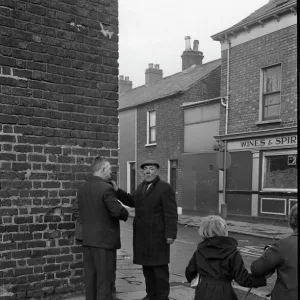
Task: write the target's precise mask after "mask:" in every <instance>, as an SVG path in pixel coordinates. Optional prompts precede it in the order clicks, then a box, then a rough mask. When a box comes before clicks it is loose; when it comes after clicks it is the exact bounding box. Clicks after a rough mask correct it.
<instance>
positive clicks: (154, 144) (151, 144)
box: [145, 143, 157, 147]
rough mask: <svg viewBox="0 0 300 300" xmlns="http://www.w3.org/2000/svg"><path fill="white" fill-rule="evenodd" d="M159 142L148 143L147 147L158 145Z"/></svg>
mask: <svg viewBox="0 0 300 300" xmlns="http://www.w3.org/2000/svg"><path fill="white" fill-rule="evenodd" d="M156 145H157V144H156V143H153V144H146V145H145V147H152V146H156Z"/></svg>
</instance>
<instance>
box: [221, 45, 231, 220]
mask: <svg viewBox="0 0 300 300" xmlns="http://www.w3.org/2000/svg"><path fill="white" fill-rule="evenodd" d="M227 42H228V50H227V86H226V97H225V98H222V99H221V104H222V105H223V106H224V107H225V108H226V112H225V135H227V133H228V104H229V88H230V86H229V82H230V80H229V78H230V77H229V76H230V47H231V43H230V40H229V39H228V40H227ZM224 100H225V101H226V102H224ZM226 153H227V141H224V159H223V163H224V165H223V169H224V170H223V202H224V203H223V204H222V205H221V214H222V217H223V218H224V219H227V199H226V181H227V169H226V166H227V155H226Z"/></svg>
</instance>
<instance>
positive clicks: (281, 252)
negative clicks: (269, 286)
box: [250, 204, 299, 300]
mask: <svg viewBox="0 0 300 300" xmlns="http://www.w3.org/2000/svg"><path fill="white" fill-rule="evenodd" d="M289 226H290V228H291V229H292V230H293V233H292V234H291V235H289V236H287V237H285V238H283V239H281V240H279V241H277V242H276V243H274V244H273V245H271V246H266V247H265V251H264V253H263V254H262V256H261V257H260V258H258V259H257V260H255V261H253V262H252V264H251V267H250V269H251V272H252V274H254V275H257V276H266V275H268V274H273V273H275V271H277V279H276V283H275V285H274V288H273V290H272V292H271V294H270V296H271V300H298V299H299V298H298V204H295V205H294V206H293V207H292V208H291V211H290V215H289Z"/></svg>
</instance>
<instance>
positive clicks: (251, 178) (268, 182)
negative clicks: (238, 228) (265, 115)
mask: <svg viewBox="0 0 300 300" xmlns="http://www.w3.org/2000/svg"><path fill="white" fill-rule="evenodd" d="M226 139H227V142H228V144H227V145H228V151H229V152H230V154H231V156H232V163H231V166H230V168H229V169H228V173H227V187H226V199H227V201H226V202H227V204H228V208H227V209H228V213H229V214H234V215H248V216H252V217H262V218H263V217H267V218H286V217H287V215H288V214H289V212H290V209H291V207H292V206H293V205H294V204H296V203H297V195H298V188H297V164H298V154H297V132H296V129H295V128H293V129H292V130H282V131H279V130H278V131H277V132H275V131H274V132H270V131H269V132H258V133H256V134H255V135H254V134H252V135H251V136H250V134H249V135H244V136H241V135H240V136H239V137H238V136H228V137H226ZM220 192H221V191H220Z"/></svg>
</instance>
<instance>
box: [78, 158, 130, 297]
mask: <svg viewBox="0 0 300 300" xmlns="http://www.w3.org/2000/svg"><path fill="white" fill-rule="evenodd" d="M92 170H93V173H94V174H93V177H92V178H91V179H89V180H88V181H87V182H86V183H84V184H83V185H82V186H81V187H80V188H79V190H78V193H77V200H78V209H79V216H80V222H81V224H82V246H83V263H84V281H85V295H86V300H111V299H113V295H112V294H113V291H112V286H113V284H114V282H113V281H114V272H115V251H116V249H120V248H121V242H120V224H119V220H123V221H126V220H127V218H128V211H127V210H126V208H124V206H122V204H121V203H120V202H119V201H118V199H117V197H116V192H115V191H114V189H113V187H112V185H111V183H110V182H109V180H110V179H111V165H110V163H109V161H108V160H106V159H105V158H101V157H96V159H95V160H94V162H93V163H92Z"/></svg>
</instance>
